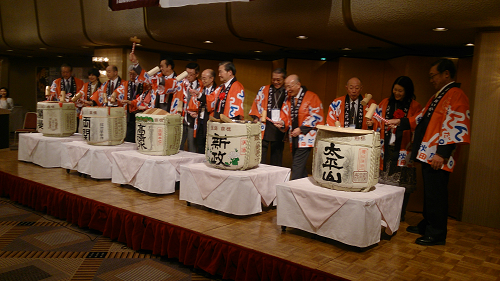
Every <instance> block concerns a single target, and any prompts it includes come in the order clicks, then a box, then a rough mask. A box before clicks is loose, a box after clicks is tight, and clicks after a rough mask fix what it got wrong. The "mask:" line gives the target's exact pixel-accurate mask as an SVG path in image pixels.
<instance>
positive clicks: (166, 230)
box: [0, 150, 500, 280]
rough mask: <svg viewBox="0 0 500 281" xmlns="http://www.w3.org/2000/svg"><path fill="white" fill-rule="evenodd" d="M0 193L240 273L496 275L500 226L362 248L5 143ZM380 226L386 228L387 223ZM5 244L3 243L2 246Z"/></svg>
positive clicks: (454, 226) (459, 228)
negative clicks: (90, 174)
mask: <svg viewBox="0 0 500 281" xmlns="http://www.w3.org/2000/svg"><path fill="white" fill-rule="evenodd" d="M0 153H2V157H1V159H0V195H1V196H2V197H9V198H10V199H11V200H12V201H15V202H19V203H21V204H23V205H26V206H28V207H31V208H33V209H35V210H39V211H45V212H47V213H48V214H50V215H53V216H55V217H58V218H61V219H65V220H67V221H68V222H71V223H75V224H77V225H79V226H82V227H89V228H92V229H96V230H99V231H102V232H103V235H105V236H108V237H110V238H112V239H116V240H118V241H120V242H123V243H126V244H127V245H128V246H129V247H130V248H133V249H135V250H140V249H143V250H149V251H151V252H152V253H153V254H158V255H164V256H168V257H170V258H176V259H178V260H179V261H180V262H182V263H184V264H186V265H189V266H195V267H197V268H200V269H202V270H205V271H207V272H208V273H211V274H220V275H221V276H222V277H223V278H227V279H236V280H259V279H260V280H343V279H348V280H438V279H446V280H451V279H453V280H498V278H499V276H500V230H499V229H492V228H487V227H482V226H477V225H471V224H467V223H462V222H458V221H455V220H451V219H450V220H449V226H448V239H447V243H446V245H444V246H433V247H425V246H420V245H416V244H414V241H415V239H416V238H418V237H419V236H418V235H416V234H411V233H407V232H406V231H405V228H406V227H407V226H408V223H410V224H416V223H417V222H418V221H419V220H420V219H421V215H420V214H416V213H409V214H407V216H406V219H407V222H402V223H401V224H400V227H399V231H397V233H396V234H395V235H393V236H392V237H390V236H386V235H383V236H382V239H381V241H380V242H379V243H378V244H376V245H373V246H370V247H368V248H363V249H360V248H356V247H352V246H348V245H345V244H342V243H340V242H337V241H334V240H331V239H327V238H323V237H320V236H316V235H314V234H310V233H307V232H304V231H301V230H297V229H293V228H287V231H286V232H282V230H281V227H280V226H279V225H277V224H276V209H275V208H273V207H270V208H265V209H264V210H263V212H262V213H260V214H256V215H250V216H234V215H227V214H224V213H222V212H216V211H212V210H209V209H207V208H205V207H200V206H197V205H194V204H192V205H191V206H187V204H186V202H185V201H181V200H179V190H178V189H177V190H176V192H175V193H174V194H169V195H154V194H148V193H144V192H141V191H139V190H137V189H135V188H133V187H130V186H120V185H119V184H114V183H111V181H110V180H95V179H90V178H83V177H80V176H78V173H77V172H71V173H66V170H65V169H62V168H50V169H49V168H42V167H40V166H37V165H35V164H33V163H26V162H22V161H18V160H17V151H9V150H2V151H0ZM382 233H383V231H382ZM0 252H1V249H0Z"/></svg>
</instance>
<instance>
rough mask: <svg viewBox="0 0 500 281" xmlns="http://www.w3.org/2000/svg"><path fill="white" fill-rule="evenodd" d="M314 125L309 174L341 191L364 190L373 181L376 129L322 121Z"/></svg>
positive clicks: (376, 172)
mask: <svg viewBox="0 0 500 281" xmlns="http://www.w3.org/2000/svg"><path fill="white" fill-rule="evenodd" d="M317 128H318V135H317V136H316V141H315V144H314V152H313V167H312V174H313V178H314V179H315V180H316V182H317V183H318V184H320V185H321V186H323V187H326V188H331V189H336V190H344V191H368V190H369V189H370V188H371V187H373V186H374V185H375V184H377V182H378V177H379V164H380V134H379V133H378V132H374V131H370V130H358V129H352V128H342V127H332V126H323V125H319V126H317Z"/></svg>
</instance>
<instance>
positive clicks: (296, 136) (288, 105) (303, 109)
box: [275, 74, 325, 180]
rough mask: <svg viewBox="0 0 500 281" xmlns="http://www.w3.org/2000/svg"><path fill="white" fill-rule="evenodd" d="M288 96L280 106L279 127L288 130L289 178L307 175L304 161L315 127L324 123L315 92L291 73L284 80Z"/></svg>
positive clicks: (321, 109) (309, 151) (321, 106)
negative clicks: (289, 148) (290, 150)
mask: <svg viewBox="0 0 500 281" xmlns="http://www.w3.org/2000/svg"><path fill="white" fill-rule="evenodd" d="M285 90H286V92H287V94H288V95H287V97H286V98H285V101H284V102H283V107H282V109H281V117H280V118H281V120H280V121H278V122H275V125H276V126H277V127H279V128H283V129H284V130H285V131H286V130H288V135H289V140H290V147H291V149H292V157H293V164H292V174H291V176H290V180H295V179H300V178H305V177H307V171H306V163H307V158H308V157H309V154H310V153H311V150H312V148H313V147H314V141H315V139H316V126H317V125H323V124H325V122H324V121H323V105H322V104H321V100H320V99H319V97H318V95H316V94H315V93H313V92H311V91H308V90H307V88H306V87H303V86H302V84H301V83H300V79H299V76H297V75H295V74H292V75H290V76H288V77H287V78H286V79H285Z"/></svg>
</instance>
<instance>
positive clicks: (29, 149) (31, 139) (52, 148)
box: [17, 133, 83, 168]
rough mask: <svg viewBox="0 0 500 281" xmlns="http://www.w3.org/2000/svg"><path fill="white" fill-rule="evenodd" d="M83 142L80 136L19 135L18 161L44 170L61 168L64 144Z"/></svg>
mask: <svg viewBox="0 0 500 281" xmlns="http://www.w3.org/2000/svg"><path fill="white" fill-rule="evenodd" d="M73 141H83V137H82V135H80V134H74V135H72V136H69V137H60V138H59V137H45V136H43V134H42V133H23V134H19V147H18V154H17V159H18V160H21V161H26V162H32V163H35V164H37V165H40V166H42V167H44V168H59V167H61V151H62V147H63V145H62V144H63V143H67V142H73Z"/></svg>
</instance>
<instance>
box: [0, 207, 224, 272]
mask: <svg viewBox="0 0 500 281" xmlns="http://www.w3.org/2000/svg"><path fill="white" fill-rule="evenodd" d="M0 280H6V281H10V280H12V281H20V280H29V281H31V280H33V281H35V280H48V281H49V280H50V281H52V280H98V281H101V280H117V281H118V280H121V281H136V280H148V281H160V280H221V279H220V278H217V277H216V276H209V274H207V273H205V272H202V271H197V270H195V269H193V268H189V267H186V266H184V265H182V264H181V263H179V262H177V261H176V260H172V259H167V258H163V257H159V256H154V255H151V254H149V253H146V252H137V251H133V250H131V249H129V248H127V247H126V246H125V245H124V244H121V243H117V242H113V241H112V240H110V239H109V238H106V237H103V236H101V235H100V233H98V232H96V231H93V230H89V229H82V228H79V227H77V226H74V225H71V224H69V223H67V222H65V221H61V220H58V219H56V218H54V217H51V216H48V215H44V214H42V213H38V212H35V211H33V210H31V209H29V208H25V207H23V206H20V205H18V204H16V203H13V202H11V201H9V200H8V199H5V198H0Z"/></svg>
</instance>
